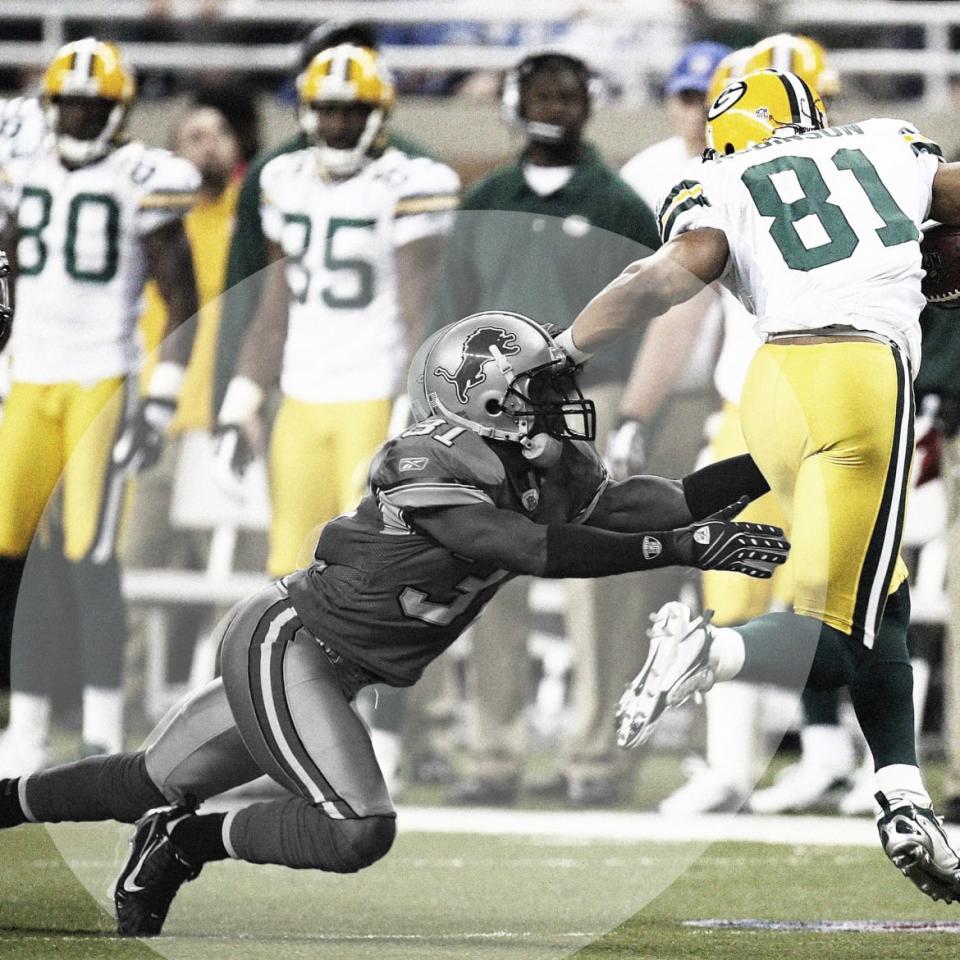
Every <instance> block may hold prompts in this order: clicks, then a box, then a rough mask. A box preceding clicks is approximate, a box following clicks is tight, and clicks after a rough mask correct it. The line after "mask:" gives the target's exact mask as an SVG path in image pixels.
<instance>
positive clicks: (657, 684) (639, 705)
mask: <svg viewBox="0 0 960 960" xmlns="http://www.w3.org/2000/svg"><path fill="white" fill-rule="evenodd" d="M712 616H713V611H712V610H705V611H704V613H703V615H702V616H700V617H692V615H691V613H690V609H689V608H688V607H687V606H685V605H684V604H682V603H680V602H679V601H676V600H673V601H671V602H670V603H665V604H664V605H663V606H662V607H661V608H660V609H659V610H658V611H657V612H656V613H655V614H652V615H651V617H650V619H651V620H652V621H653V626H652V627H651V628H650V630H649V631H648V635H649V637H650V652H649V654H648V655H647V662H646V663H645V664H644V665H643V669H642V670H641V671H640V672H639V673H638V674H637V675H636V677H634V679H633V680H632V681H631V682H630V683H629V684H628V685H627V689H626V690H624V692H623V696H621V697H620V702H619V703H618V704H617V712H616V717H615V724H616V728H617V743H618V744H619V745H620V746H621V747H627V748H629V747H637V746H640V744H642V743H645V742H646V741H647V740H649V739H650V737H651V736H652V735H653V731H654V729H655V727H656V725H657V722H658V721H659V720H660V718H661V717H662V716H663V714H664V712H665V711H666V710H667V709H668V708H669V707H679V706H680V704H682V703H685V702H686V701H687V700H689V699H690V697H693V696H699V695H700V694H702V693H705V692H706V691H707V690H709V689H710V688H711V687H712V686H713V684H714V680H715V677H714V673H713V669H712V668H711V667H710V661H709V653H710V644H711V642H712V640H713V636H714V628H713V627H711V626H710V618H711V617H712Z"/></svg>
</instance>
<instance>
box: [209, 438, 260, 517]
mask: <svg viewBox="0 0 960 960" xmlns="http://www.w3.org/2000/svg"><path fill="white" fill-rule="evenodd" d="M213 437H214V460H213V463H214V480H215V481H216V483H217V486H218V487H220V489H221V490H222V491H223V492H224V493H225V494H227V495H228V496H230V497H233V498H234V499H236V500H239V499H240V497H241V496H242V491H241V488H242V486H243V478H244V477H245V476H246V473H247V469H248V467H249V466H250V464H251V463H253V461H254V460H255V459H256V450H255V449H254V445H253V444H252V443H251V440H250V436H249V435H248V433H247V431H246V429H245V428H244V427H243V426H242V425H241V424H239V423H219V424H217V426H216V427H215V428H214V431H213Z"/></svg>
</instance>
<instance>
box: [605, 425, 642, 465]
mask: <svg viewBox="0 0 960 960" xmlns="http://www.w3.org/2000/svg"><path fill="white" fill-rule="evenodd" d="M605 459H606V461H607V469H608V470H609V471H610V475H611V476H612V477H613V479H614V480H626V478H627V477H635V476H637V475H639V474H641V473H643V468H644V466H645V464H646V460H647V428H646V425H645V424H644V423H643V422H642V421H640V420H634V419H633V418H632V417H624V418H622V419H621V420H620V423H619V424H618V425H617V427H616V428H615V429H613V430H611V431H610V434H609V435H608V437H607V449H606V458H605Z"/></svg>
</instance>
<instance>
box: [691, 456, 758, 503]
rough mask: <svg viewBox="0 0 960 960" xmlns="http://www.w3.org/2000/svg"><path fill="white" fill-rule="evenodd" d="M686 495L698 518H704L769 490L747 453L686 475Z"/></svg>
mask: <svg viewBox="0 0 960 960" xmlns="http://www.w3.org/2000/svg"><path fill="white" fill-rule="evenodd" d="M682 482H683V496H684V499H685V500H686V502H687V509H688V510H689V511H690V516H692V517H693V519H694V520H702V519H703V518H704V517H709V516H710V514H711V513H716V512H717V511H718V510H722V509H723V508H724V507H726V506H729V505H730V504H731V503H734V502H735V501H737V500H739V499H740V497H743V496H747V497H749V498H750V499H751V500H756V499H757V497H762V496H763V495H764V494H765V493H767V492H769V490H770V484H768V483H767V481H766V480H765V479H764V476H763V474H762V473H761V472H760V468H759V467H758V466H757V465H756V463H754V461H753V457H751V456H750V454H748V453H744V454H742V455H741V456H739V457H729V458H728V459H726V460H718V461H717V462H716V463H711V464H708V465H707V466H705V467H703V468H702V469H700V470H697V471H695V472H694V473H691V474H688V475H687V476H685V477H684V478H683V481H682Z"/></svg>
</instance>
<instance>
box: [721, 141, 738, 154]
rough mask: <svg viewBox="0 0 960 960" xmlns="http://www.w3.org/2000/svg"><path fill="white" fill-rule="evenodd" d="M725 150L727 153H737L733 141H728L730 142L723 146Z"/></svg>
mask: <svg viewBox="0 0 960 960" xmlns="http://www.w3.org/2000/svg"><path fill="white" fill-rule="evenodd" d="M723 152H724V153H725V154H730V153H736V150H734V148H733V144H732V143H728V144H727V145H726V146H725V147H724V148H723Z"/></svg>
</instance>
